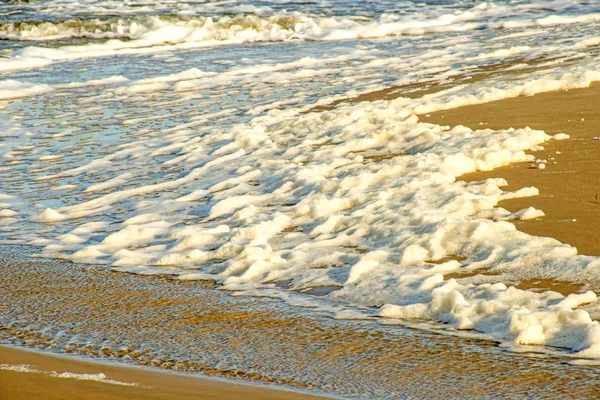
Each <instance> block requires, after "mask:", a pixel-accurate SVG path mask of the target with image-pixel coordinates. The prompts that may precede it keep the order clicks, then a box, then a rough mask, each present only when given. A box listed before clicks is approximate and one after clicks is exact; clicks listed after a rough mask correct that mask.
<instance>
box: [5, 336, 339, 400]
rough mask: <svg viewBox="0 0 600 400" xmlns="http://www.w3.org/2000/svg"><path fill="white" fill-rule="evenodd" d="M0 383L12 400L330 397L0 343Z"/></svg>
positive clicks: (309, 399)
mask: <svg viewBox="0 0 600 400" xmlns="http://www.w3.org/2000/svg"><path fill="white" fill-rule="evenodd" d="M24 366H26V367H24ZM11 367H12V368H11ZM15 367H16V368H15ZM19 367H20V368H19ZM100 374H101V375H100ZM0 382H1V384H0V398H6V399H11V400H19V399H23V400H34V399H42V398H43V399H48V400H54V399H56V400H58V399H65V398H73V399H74V398H85V399H89V400H94V399H98V400H100V399H105V400H112V399H115V400H116V399H122V400H125V399H148V400H159V399H174V398H177V399H181V400H188V399H189V400H191V399H198V398H212V399H231V398H244V399H273V400H275V399H290V400H312V399H314V400H317V399H327V398H330V399H331V398H334V397H331V396H328V397H325V396H322V395H316V394H309V393H305V392H301V391H295V390H291V389H286V388H280V387H266V386H260V385H256V384H251V383H245V382H236V381H233V380H226V379H219V378H209V377H202V376H197V375H196V376H195V375H190V374H181V373H176V372H171V371H156V370H151V369H150V368H144V367H140V366H131V365H124V364H117V363H116V362H110V363H109V362H103V361H100V360H94V359H84V358H82V357H76V356H70V355H65V354H54V353H48V352H42V351H39V350H34V349H25V348H17V347H8V346H6V345H0Z"/></svg>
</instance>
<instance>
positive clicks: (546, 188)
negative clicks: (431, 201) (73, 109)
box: [419, 84, 600, 256]
mask: <svg viewBox="0 0 600 400" xmlns="http://www.w3.org/2000/svg"><path fill="white" fill-rule="evenodd" d="M598 104H600V84H593V85H592V86H591V87H589V88H584V89H575V90H569V91H560V92H549V93H541V94H537V95H535V96H529V97H517V98H512V99H506V100H500V101H494V102H490V103H485V104H480V105H473V106H465V107H459V108H455V109H451V110H447V111H439V112H435V113H431V114H428V115H421V116H419V119H420V120H421V121H423V122H432V123H435V124H440V125H448V126H451V127H453V126H456V125H464V126H467V127H469V128H471V129H484V128H490V129H507V128H511V127H512V128H523V127H526V126H529V127H530V128H532V129H541V130H544V131H545V132H546V133H548V134H550V135H554V134H556V133H566V134H568V135H570V136H571V137H570V139H567V140H561V141H555V140H552V141H549V142H547V143H546V144H545V145H544V150H540V151H536V152H534V153H532V154H533V155H534V156H535V157H536V158H537V159H542V160H546V161H548V163H547V164H546V168H545V169H543V170H540V169H537V168H535V167H533V166H532V165H531V163H517V164H512V165H509V166H506V167H502V168H498V169H495V170H493V171H490V172H476V173H473V174H468V175H465V176H462V177H461V178H460V179H462V180H466V181H477V180H482V179H486V178H500V177H501V178H505V179H506V180H507V182H508V186H506V187H505V188H504V189H505V190H509V191H511V190H517V189H520V188H522V187H527V186H534V187H536V188H538V189H539V191H540V195H539V196H535V197H526V198H520V199H513V200H505V201H502V202H500V203H499V204H498V205H499V206H500V207H504V208H506V209H507V210H509V211H511V212H515V211H518V210H521V209H523V208H526V207H529V206H533V207H535V208H538V209H540V210H542V211H544V213H545V214H546V216H544V217H541V218H537V219H533V220H526V221H518V222H515V225H516V226H517V228H518V229H519V230H521V231H523V232H526V233H529V234H531V235H536V236H549V237H554V238H556V239H558V240H560V241H561V242H563V243H568V244H570V245H572V246H575V247H576V248H577V250H578V252H579V253H580V254H586V255H595V256H597V255H600V245H599V244H598V240H597V237H596V235H595V234H594V232H595V231H596V230H597V229H598V226H600V140H597V137H598V136H600V113H599V112H598ZM594 138H596V139H594ZM557 152H560V153H559V154H557Z"/></svg>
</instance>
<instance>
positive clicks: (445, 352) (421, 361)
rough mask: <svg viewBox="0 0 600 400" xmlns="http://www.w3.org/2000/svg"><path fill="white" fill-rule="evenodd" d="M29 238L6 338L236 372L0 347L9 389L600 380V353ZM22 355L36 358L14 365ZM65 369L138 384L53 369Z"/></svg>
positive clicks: (347, 393)
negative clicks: (107, 260) (179, 273)
mask: <svg viewBox="0 0 600 400" xmlns="http://www.w3.org/2000/svg"><path fill="white" fill-rule="evenodd" d="M31 250H32V249H31V248H28V247H7V246H4V247H3V253H2V254H3V257H2V258H0V263H1V264H2V272H3V282H4V285H2V287H0V309H4V310H9V309H10V310H14V311H13V313H12V314H9V315H14V317H12V318H9V319H5V320H3V321H0V322H1V323H2V326H3V327H4V329H1V330H0V340H1V341H2V343H7V344H11V345H17V346H26V347H29V348H33V349H38V350H42V351H44V350H45V351H51V352H59V353H66V354H67V355H71V356H80V357H81V356H84V357H91V358H95V359H99V360H101V361H102V360H104V361H117V362H124V363H127V364H130V365H141V366H152V367H154V368H155V369H156V370H157V371H160V370H166V371H175V372H176V371H186V372H188V373H195V374H200V375H202V376H209V377H217V378H226V379H227V380H226V381H224V380H219V381H213V380H211V379H208V380H207V379H202V378H195V377H190V376H185V375H184V376H182V375H177V374H173V373H172V372H164V373H163V372H153V371H148V370H147V369H139V368H133V369H132V368H129V367H119V366H116V365H114V364H106V363H105V362H103V363H101V364H98V363H90V362H87V361H84V360H78V359H73V358H71V357H69V358H63V357H55V356H53V355H48V354H40V353H37V352H36V353H31V352H28V351H22V350H18V349H15V348H13V347H11V348H6V347H0V364H2V365H3V369H1V370H0V382H2V384H1V385H0V387H1V388H2V389H1V390H3V392H0V393H3V394H4V393H7V396H8V397H7V398H9V399H46V398H48V399H55V398H56V399H74V398H78V399H83V400H87V399H95V398H110V399H132V398H150V399H154V398H156V399H162V398H165V399H166V398H173V396H175V395H176V396H177V397H178V398H184V399H188V398H189V399H193V398H216V399H226V398H235V397H233V396H239V398H291V399H294V398H298V399H300V398H302V399H303V398H311V396H308V395H305V394H300V393H298V392H287V391H286V392H280V391H276V390H270V389H263V387H253V386H251V387H248V386H246V385H238V384H236V383H235V381H236V380H241V381H242V382H244V381H246V382H254V383H257V384H261V385H265V384H268V385H275V387H277V386H279V387H284V388H292V389H300V390H303V391H311V390H318V391H320V392H325V393H327V392H330V393H334V394H338V395H341V396H342V397H352V396H357V395H359V396H362V397H367V398H378V397H390V396H392V397H395V398H399V397H400V398H401V397H403V396H409V397H412V398H432V397H435V398H448V399H453V398H462V397H468V396H499V397H506V396H510V395H518V396H526V395H533V396H535V397H545V396H549V395H550V394H551V395H553V396H556V395H568V394H569V393H573V392H577V393H578V395H579V396H580V398H594V397H596V396H597V394H598V392H597V388H596V386H594V385H588V384H586V382H590V381H593V379H594V376H595V374H596V371H595V369H594V368H593V367H588V366H577V365H569V364H568V362H569V361H570V360H569V359H568V358H564V357H562V356H558V355H552V354H547V355H541V354H539V353H537V352H538V351H540V350H542V349H539V348H536V347H529V348H527V347H526V348H522V349H521V350H520V351H518V352H506V349H504V348H502V347H499V346H498V345H497V343H495V342H493V341H489V340H485V339H482V338H476V337H473V336H472V335H466V336H465V335H458V336H453V335H447V334H444V333H443V332H436V331H435V330H433V331H432V330H430V329H422V328H417V327H411V326H410V325H404V322H402V321H397V322H392V325H389V324H383V325H380V324H379V323H378V321H376V320H371V321H352V320H350V321H344V320H336V319H332V318H331V316H329V315H327V314H326V313H325V314H321V315H320V314H318V313H314V312H313V313H310V314H307V313H306V312H305V311H303V309H302V308H301V307H294V306H290V305H286V304H285V303H281V302H278V301H277V300H275V299H269V298H256V297H247V296H241V297H237V296H232V295H231V294H230V293H229V292H225V291H222V290H218V288H217V287H215V286H214V285H212V284H211V283H210V282H181V281H176V280H172V279H167V278H161V277H155V276H148V277H144V276H136V275H130V274H122V273H116V272H110V271H103V270H102V269H98V268H93V267H92V268H89V267H84V268H82V267H78V266H73V265H70V264H68V263H64V262H62V261H60V260H47V259H40V258H30V259H28V258H27V256H26V255H27V254H28V253H29V252H31ZM15 313H18V314H17V315H15ZM5 364H6V365H5ZM23 365H28V366H29V368H31V369H34V370H35V371H40V372H17V371H14V370H7V369H6V368H13V369H14V367H19V366H23ZM63 372H70V373H77V374H82V373H86V374H98V373H104V374H105V375H106V379H107V380H114V381H117V382H122V383H135V384H137V385H138V386H123V385H116V384H110V383H102V382H97V381H86V380H76V379H63V378H58V377H55V376H52V373H63ZM55 375H56V374H55ZM147 386H149V387H151V388H152V389H148V388H147ZM65 393H66V394H67V395H66V394H65ZM94 396H96V397H94ZM98 396H99V397H98ZM106 396H111V397H106ZM153 396H154V397H153ZM253 396H254V397H253ZM5 397H6V396H5Z"/></svg>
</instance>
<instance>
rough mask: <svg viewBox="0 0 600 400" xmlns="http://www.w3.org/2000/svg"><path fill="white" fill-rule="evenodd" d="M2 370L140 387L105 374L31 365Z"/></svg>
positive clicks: (7, 366)
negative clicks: (48, 369)
mask: <svg viewBox="0 0 600 400" xmlns="http://www.w3.org/2000/svg"><path fill="white" fill-rule="evenodd" d="M0 369H2V370H5V371H15V372H26V373H35V374H44V375H48V376H51V377H53V378H63V379H76V380H80V381H94V382H101V383H107V384H109V385H119V386H139V385H138V384H137V383H132V382H121V381H117V380H114V379H107V378H106V375H105V374H103V373H98V374H77V373H74V372H56V371H42V370H38V369H35V368H32V367H31V366H30V365H25V364H22V365H15V364H0Z"/></svg>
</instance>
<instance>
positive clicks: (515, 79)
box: [0, 0, 600, 363]
mask: <svg viewBox="0 0 600 400" xmlns="http://www.w3.org/2000/svg"><path fill="white" fill-rule="evenodd" d="M599 21H600V3H597V2H595V1H583V0H581V1H576V0H572V1H563V0H561V1H556V0H548V1H536V2H534V3H532V2H529V1H524V0H507V1H471V0H469V1H467V0H464V1H442V0H439V1H436V0H431V1H416V0H411V1H368V2H367V1H365V2H354V1H283V0H281V1H254V2H252V1H249V2H242V1H213V2H211V1H188V2H176V1H133V0H132V1H126V2H122V1H111V0H105V1H93V0H88V1H71V0H63V1H31V2H4V3H2V4H0V39H2V40H1V41H0V54H1V57H0V73H1V74H2V76H1V77H0V100H1V102H2V103H1V106H2V109H1V110H0V238H1V239H2V243H4V244H9V245H17V244H18V245H22V244H26V245H32V249H36V250H35V251H36V252H38V250H37V249H41V250H39V255H40V256H43V257H47V258H57V259H64V260H70V261H72V262H73V263H74V264H73V268H80V267H81V265H83V264H94V265H99V266H102V267H104V268H106V269H110V270H112V271H116V272H128V273H132V274H141V275H159V276H165V275H166V276H169V277H172V278H174V279H178V280H183V281H193V280H201V281H212V282H216V283H217V284H218V285H219V287H220V288H223V289H226V290H229V291H232V292H233V293H234V294H235V295H238V296H242V295H244V296H258V297H261V298H264V297H272V298H273V301H275V300H277V301H285V302H289V303H290V304H293V305H295V306H299V307H303V308H304V309H306V310H311V309H319V310H322V309H323V307H325V308H326V309H327V312H328V313H329V314H330V315H331V316H332V317H334V318H335V319H338V320H350V321H353V320H376V321H379V323H380V324H411V323H414V324H424V325H428V326H429V325H430V326H436V327H438V328H441V329H442V330H445V331H447V332H448V333H451V332H456V331H461V332H464V333H465V334H467V335H469V334H473V335H478V336H483V337H486V338H489V339H491V340H493V341H495V342H497V343H500V344H502V346H505V347H508V348H513V347H514V348H515V349H518V348H519V346H524V345H528V346H529V345H533V346H539V349H540V351H547V352H551V353H553V354H554V353H555V352H559V353H561V354H562V355H563V356H566V357H570V358H572V359H573V362H575V363H581V362H588V363H594V362H595V361H594V360H596V359H597V358H600V325H599V324H598V322H597V321H596V319H597V318H598V316H600V308H599V307H598V302H597V296H596V294H595V292H594V289H595V288H598V287H600V286H598V283H599V282H600V272H599V269H600V260H599V259H598V258H596V257H588V256H582V255H577V251H576V249H575V248H573V247H571V246H569V245H566V244H562V243H559V242H558V241H556V240H554V239H551V238H540V237H532V236H529V235H527V234H524V233H521V232H519V231H517V230H516V229H515V227H514V225H513V224H511V223H510V221H511V220H522V219H528V218H538V217H540V216H542V215H543V210H536V209H533V208H528V209H524V210H521V211H519V212H516V213H509V212H508V211H506V210H504V209H502V208H499V207H497V203H498V202H499V201H500V200H502V199H506V198H514V197H526V196H533V195H536V194H537V189H535V188H532V187H529V188H522V189H520V190H518V191H515V192H507V191H504V190H502V187H503V185H505V184H506V182H505V181H504V180H503V179H489V180H486V181H480V182H469V183H465V182H461V181H460V178H459V177H460V176H461V175H462V174H465V173H468V172H473V171H476V170H484V171H486V170H492V169H494V168H497V167H500V166H503V165H507V164H510V163H515V162H525V161H532V156H531V155H528V154H527V152H528V151H532V150H535V149H538V148H539V147H540V146H543V144H544V142H546V141H549V140H563V139H565V138H567V136H566V135H564V134H559V135H555V136H554V137H551V136H549V135H547V134H545V133H544V132H542V131H536V130H532V129H529V128H527V127H510V126H507V127H506V129H504V130H499V131H493V130H489V129H487V130H485V129H484V130H476V131H473V130H471V129H469V128H466V127H462V126H459V127H447V126H439V125H433V124H428V123H421V122H419V118H418V115H419V114H426V113H428V112H433V111H436V110H442V109H449V108H453V107H457V106H461V105H467V104H477V103H483V102H488V101H492V100H498V99H502V98H508V97H515V96H521V95H532V94H535V93H539V92H543V91H550V90H558V89H570V88H579V87H586V86H588V85H589V84H590V83H591V82H592V81H595V80H600V47H599V46H600V36H599V35H598V31H599V30H598V28H599V27H600V22H599ZM360 100H369V101H360ZM34 246H35V247H34ZM482 271H483V272H485V274H484V273H478V272H482ZM451 274H452V275H451ZM449 275H451V276H455V278H451V279H448V278H447V277H448V276H449ZM536 278H544V279H555V280H560V281H567V282H575V283H584V284H585V285H587V286H585V288H586V289H588V288H589V289H592V290H588V291H585V292H582V293H573V294H571V295H569V296H566V297H565V296H563V295H562V294H560V293H557V292H553V291H546V292H541V293H540V292H534V291H530V290H520V289H517V288H515V287H513V286H511V285H508V284H507V282H514V281H518V280H519V279H536ZM299 293H300V294H302V293H304V295H299ZM315 294H318V296H316V295H315ZM584 360H587V361H584Z"/></svg>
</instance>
